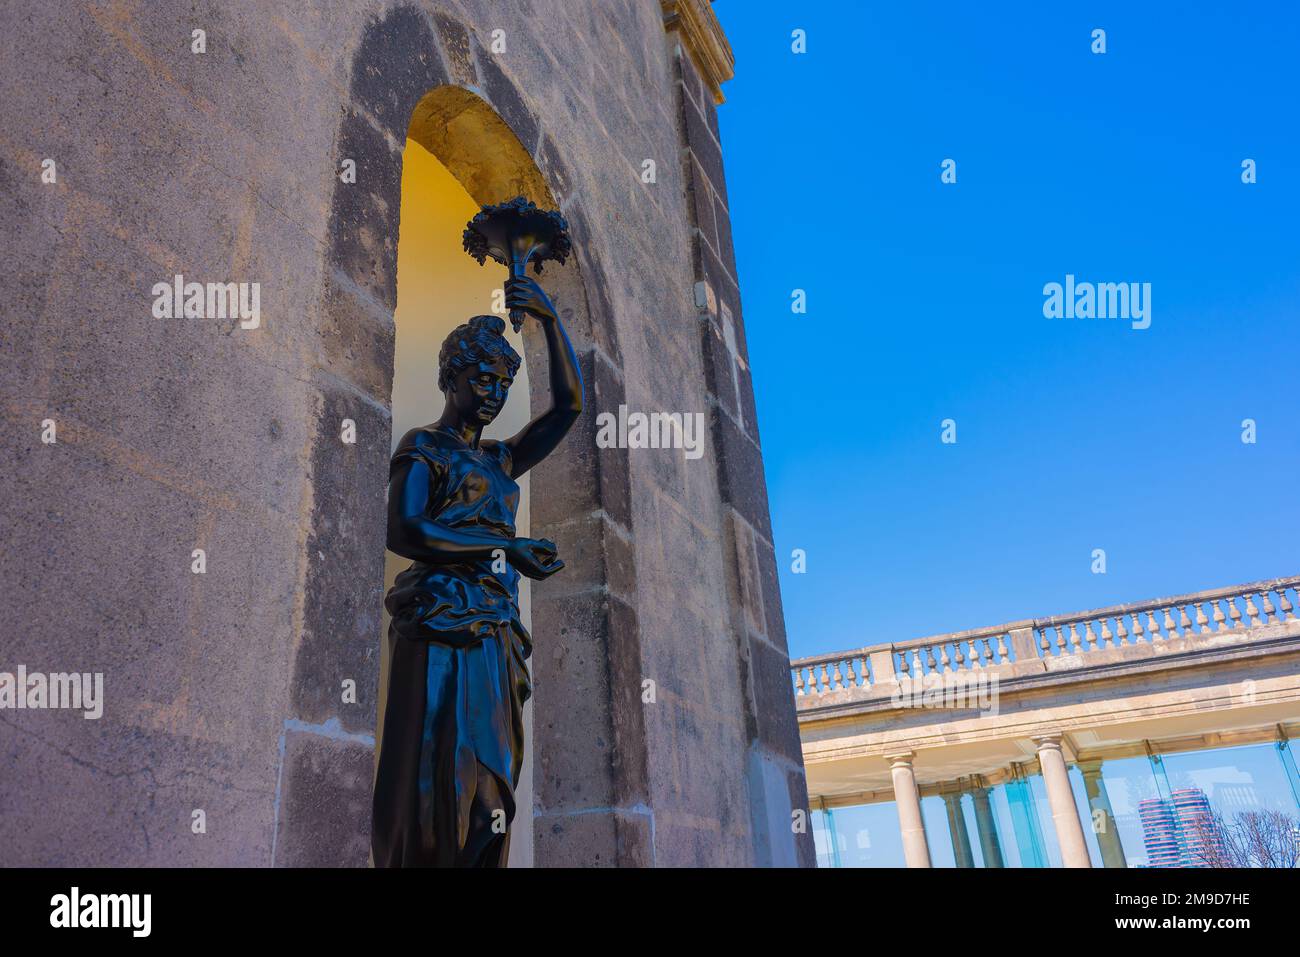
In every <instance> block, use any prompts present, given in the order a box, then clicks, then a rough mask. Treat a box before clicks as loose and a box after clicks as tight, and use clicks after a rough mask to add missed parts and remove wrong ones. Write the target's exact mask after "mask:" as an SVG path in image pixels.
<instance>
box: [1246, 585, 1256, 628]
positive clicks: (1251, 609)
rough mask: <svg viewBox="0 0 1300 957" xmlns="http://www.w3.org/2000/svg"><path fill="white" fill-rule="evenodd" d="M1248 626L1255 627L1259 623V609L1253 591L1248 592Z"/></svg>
mask: <svg viewBox="0 0 1300 957" xmlns="http://www.w3.org/2000/svg"><path fill="white" fill-rule="evenodd" d="M1246 617H1247V622H1246V627H1247V628H1255V627H1258V625H1259V609H1258V608H1256V607H1255V596H1254V594H1253V593H1251V592H1247V593H1246Z"/></svg>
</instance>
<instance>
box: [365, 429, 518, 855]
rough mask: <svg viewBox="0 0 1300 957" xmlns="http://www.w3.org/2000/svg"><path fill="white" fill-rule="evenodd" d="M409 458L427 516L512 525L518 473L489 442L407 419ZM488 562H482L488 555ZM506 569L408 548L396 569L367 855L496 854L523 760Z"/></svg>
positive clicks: (474, 524)
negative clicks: (406, 564)
mask: <svg viewBox="0 0 1300 957" xmlns="http://www.w3.org/2000/svg"><path fill="white" fill-rule="evenodd" d="M408 459H414V460H419V461H420V462H423V463H424V464H425V465H426V466H428V468H429V472H430V476H431V481H430V490H429V501H428V504H427V505H426V508H425V514H426V516H427V517H428V518H430V519H432V520H434V521H437V522H439V523H441V524H443V525H448V526H451V527H453V528H466V529H475V530H477V531H487V532H491V533H493V534H496V535H500V536H501V539H502V542H501V544H502V548H503V549H504V547H505V545H506V543H507V541H508V540H509V539H511V538H513V537H514V534H515V527H514V522H515V509H516V508H517V506H518V504H519V486H518V485H517V484H516V483H515V481H514V480H513V479H512V478H511V477H510V452H509V449H508V448H507V447H506V446H505V445H503V444H501V443H499V442H483V443H481V446H480V447H479V448H477V449H475V448H471V447H469V446H467V445H465V443H464V442H462V441H461V439H460V438H459V437H457V436H455V435H452V434H451V433H449V432H446V431H443V430H441V429H416V430H414V431H412V432H410V433H408V434H407V436H406V437H405V438H404V439H403V440H402V444H401V445H400V446H399V447H398V449H397V451H396V452H395V453H394V454H393V460H392V467H393V468H394V469H395V468H396V467H397V466H398V465H399V464H400V463H402V462H403V461H405V460H408ZM494 563H495V565H496V569H495V570H494V568H493V565H494ZM518 586H519V574H518V572H516V571H515V570H514V568H513V567H511V566H510V564H509V563H508V562H507V561H506V560H505V558H504V553H502V554H501V555H499V556H498V558H497V559H496V560H495V562H494V560H493V559H492V558H487V559H483V560H479V561H469V562H463V563H458V564H452V565H435V564H426V563H424V562H415V563H413V564H412V565H411V567H410V568H408V569H407V570H406V571H404V572H402V573H401V574H400V575H398V576H397V580H396V581H395V582H394V584H393V587H392V589H391V590H390V591H389V592H388V597H387V600H386V601H385V607H387V608H388V611H389V613H390V614H391V615H392V625H391V626H390V634H391V635H392V638H393V641H392V659H391V663H390V669H389V682H388V704H387V708H386V709H385V713H384V732H383V738H382V741H381V748H380V757H379V773H378V777H377V778H376V781H375V801H374V823H373V831H372V835H373V836H372V849H373V851H374V857H375V866H376V867H421V866H425V867H504V866H505V864H506V856H507V853H508V851H509V833H508V831H507V830H505V827H504V825H507V824H508V823H509V822H510V821H511V820H512V819H513V818H514V813H515V801H514V788H515V785H516V784H517V783H518V781H519V768H520V765H521V764H522V762H523V752H524V723H523V707H524V702H525V701H527V700H528V697H529V695H530V694H531V693H532V687H531V685H530V683H529V678H528V666H527V658H528V656H529V654H530V653H531V650H532V644H531V640H530V638H529V635H528V632H527V631H526V630H525V628H524V625H523V623H522V622H521V621H520V620H519V607H518V603H517V595H518Z"/></svg>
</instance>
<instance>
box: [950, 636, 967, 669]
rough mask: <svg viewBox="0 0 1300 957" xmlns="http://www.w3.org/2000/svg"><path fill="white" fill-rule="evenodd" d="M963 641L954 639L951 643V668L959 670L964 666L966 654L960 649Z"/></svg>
mask: <svg viewBox="0 0 1300 957" xmlns="http://www.w3.org/2000/svg"><path fill="white" fill-rule="evenodd" d="M963 644H964V642H960V641H954V642H953V643H952V652H953V670H954V671H961V670H963V669H964V668H965V666H966V654H965V652H964V651H963V649H962V645H963Z"/></svg>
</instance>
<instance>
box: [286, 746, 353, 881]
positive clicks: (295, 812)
mask: <svg viewBox="0 0 1300 957" xmlns="http://www.w3.org/2000/svg"><path fill="white" fill-rule="evenodd" d="M283 774H284V777H283V784H282V791H281V794H280V815H279V833H278V835H277V836H276V846H275V864H276V866H277V867H365V866H366V863H367V859H368V858H369V855H370V780H371V778H372V777H373V775H374V745H373V744H370V743H369V742H364V741H351V740H346V739H338V738H332V737H324V736H322V735H320V734H315V733H310V732H306V733H304V732H297V731H293V730H289V731H286V732H285V740H284V772H283Z"/></svg>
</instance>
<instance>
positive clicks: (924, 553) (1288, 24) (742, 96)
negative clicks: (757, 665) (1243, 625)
mask: <svg viewBox="0 0 1300 957" xmlns="http://www.w3.org/2000/svg"><path fill="white" fill-rule="evenodd" d="M1157 8H1159V9H1157ZM715 10H716V12H717V14H718V16H719V19H720V20H721V21H722V24H723V26H724V28H725V30H726V32H727V35H728V37H729V39H730V41H731V44H732V47H733V48H734V50H735V54H736V77H735V79H734V80H732V81H731V82H729V83H728V84H727V85H726V86H725V88H724V92H725V94H726V97H727V102H726V104H725V105H723V106H722V107H721V108H720V111H719V121H720V124H721V131H722V142H723V148H724V153H725V157H726V173H727V182H728V192H729V195H730V202H731V213H732V222H733V228H734V237H735V244H736V255H737V261H738V270H739V273H740V281H741V288H742V298H743V307H744V316H745V325H746V331H747V337H748V344H749V355H750V360H751V363H752V367H753V372H754V386H755V392H756V399H757V403H758V411H759V425H760V430H761V433H762V441H763V449H764V456H765V463H766V470H767V481H768V489H769V494H770V497H771V508H772V519H773V525H774V535H775V539H776V549H777V558H778V566H779V568H780V571H781V587H782V597H783V600H784V603H785V612H786V623H787V627H788V631H789V636H790V650H791V654H792V656H801V655H808V654H814V653H817V652H821V651H832V650H839V649H845V648H852V647H857V646H860V645H865V644H872V643H875V642H880V641H888V640H897V639H903V638H908V637H914V636H921V635H928V634H933V633H938V632H943V631H949V630H954V629H962V628H972V627H977V626H981V625H993V624H997V623H1000V622H1004V621H1009V620H1014V619H1018V618H1025V617H1034V616H1038V615H1049V614H1061V613H1065V612H1070V611H1078V610H1083V609H1088V608H1093V607H1098V606H1102V605H1107V604H1112V603H1117V602H1124V601H1134V600H1139V599H1144V598H1152V597H1157V596H1164V595H1172V594H1179V593H1183V592H1191V591H1196V590H1199V589H1202V588H1209V587H1214V586H1219V585H1229V584H1235V583H1239V582H1247V581H1253V580H1256V579H1263V578H1272V577H1277V576H1282V575H1291V574H1297V573H1300V548H1297V545H1298V544H1300V494H1297V490H1298V489H1300V482H1298V481H1297V476H1298V475H1300V415H1297V402H1296V388H1295V384H1296V381H1297V378H1298V376H1300V372H1298V370H1300V322H1298V321H1297V319H1298V318H1300V107H1298V106H1297V100H1298V97H1300V57H1298V56H1297V55H1296V50H1297V49H1300V5H1296V4H1289V3H1287V4H1283V3H1273V4H1268V3H1265V4H1253V5H1250V6H1248V7H1241V6H1240V5H1234V4H1228V3H1222V4H1214V5H1210V4H1201V3H1180V4H1177V5H1174V4H1159V5H1155V4H1142V5H1137V4H1118V3H1117V4H1104V3H1089V4H1076V3H1051V4H1046V3H1020V4H996V5H988V4H973V3H956V2H951V3H919V2H909V3H904V4H885V3H874V2H873V3H848V2H844V3H821V4H805V5H791V4H789V3H785V2H781V3H777V2H769V0H743V2H742V0H718V2H717V3H716V4H715ZM796 28H799V29H803V30H805V31H806V34H807V52H806V53H804V54H795V53H793V52H792V51H791V47H790V45H791V31H792V30H794V29H796ZM1095 28H1102V29H1104V30H1105V31H1106V45H1107V52H1106V53H1105V54H1102V55H1097V54H1094V53H1092V52H1091V51H1090V45H1091V42H1092V40H1091V32H1092V30H1093V29H1095ZM948 158H951V159H953V160H955V161H956V164H957V166H956V171H957V182H956V183H955V184H952V185H945V184H943V183H941V181H940V172H941V168H940V167H941V163H942V161H943V160H945V159H948ZM1246 158H1250V159H1254V160H1255V161H1256V163H1257V175H1258V182H1257V183H1255V184H1253V185H1245V184H1243V183H1242V181H1241V163H1242V161H1243V160H1244V159H1246ZM1067 273H1070V274H1073V275H1074V276H1075V277H1076V278H1077V280H1078V281H1092V282H1138V283H1150V284H1151V299H1152V301H1151V318H1152V321H1151V326H1150V328H1148V329H1145V330H1136V329H1133V328H1131V324H1130V323H1128V322H1124V321H1120V320H1097V319H1092V320H1089V319H1074V320H1066V319H1047V318H1044V315H1043V302H1044V295H1043V286H1044V284H1046V283H1049V282H1062V283H1063V282H1064V281H1065V276H1066V274H1067ZM796 288H801V289H804V290H806V292H807V300H808V312H807V314H806V315H795V314H792V312H791V310H790V302H791V291H792V290H793V289H796ZM948 418H951V419H953V420H955V422H956V423H957V442H956V443H955V444H943V443H942V442H941V441H940V433H941V425H940V423H941V422H942V421H943V420H944V419H948ZM1247 418H1250V419H1254V420H1255V422H1256V423H1257V426H1256V428H1257V441H1256V442H1255V444H1246V443H1243V442H1242V425H1241V423H1242V420H1243V419H1247ZM796 548H801V549H804V550H805V551H806V553H807V571H806V573H804V574H794V573H793V572H792V571H791V559H790V555H791V551H792V550H793V549H796ZM1097 548H1101V549H1104V550H1105V552H1106V568H1107V570H1106V574H1103V575H1098V574H1093V572H1092V552H1093V549H1097Z"/></svg>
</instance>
